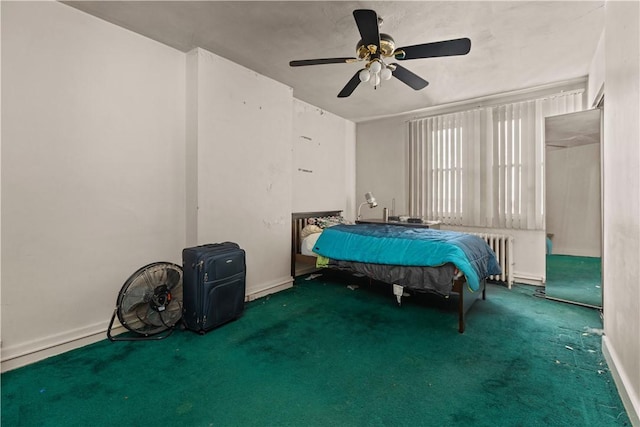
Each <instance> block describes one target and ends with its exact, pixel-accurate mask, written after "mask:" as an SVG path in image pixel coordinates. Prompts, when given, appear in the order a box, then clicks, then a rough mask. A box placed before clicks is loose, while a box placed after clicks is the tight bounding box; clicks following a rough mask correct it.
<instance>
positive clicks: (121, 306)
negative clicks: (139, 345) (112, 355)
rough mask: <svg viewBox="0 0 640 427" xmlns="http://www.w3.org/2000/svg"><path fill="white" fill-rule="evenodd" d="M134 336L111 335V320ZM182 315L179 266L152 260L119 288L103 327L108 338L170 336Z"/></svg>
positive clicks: (125, 339)
mask: <svg viewBox="0 0 640 427" xmlns="http://www.w3.org/2000/svg"><path fill="white" fill-rule="evenodd" d="M116 316H118V320H119V321H120V324H122V326H124V327H125V328H126V329H127V330H129V331H131V332H134V333H135V335H131V334H126V335H125V334H123V336H117V337H114V336H113V335H111V329H112V327H113V322H114V320H115V318H116ZM181 318H182V267H181V266H179V265H177V264H173V263H170V262H155V263H152V264H149V265H146V266H144V267H142V268H140V269H139V270H138V271H136V272H135V273H133V274H132V275H131V277H129V278H128V279H127V281H126V282H125V283H124V285H123V286H122V289H120V293H119V294H118V299H117V300H116V308H115V309H114V310H113V315H112V316H111V322H109V328H108V329H107V337H108V338H109V340H110V341H139V340H160V339H164V338H166V337H168V336H169V335H171V334H172V333H173V331H174V329H175V327H176V324H178V322H179V321H180V319H181Z"/></svg>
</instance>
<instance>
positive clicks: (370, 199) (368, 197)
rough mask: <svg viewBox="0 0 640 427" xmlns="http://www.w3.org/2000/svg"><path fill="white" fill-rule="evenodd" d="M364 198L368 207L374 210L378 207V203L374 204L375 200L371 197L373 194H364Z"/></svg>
mask: <svg viewBox="0 0 640 427" xmlns="http://www.w3.org/2000/svg"><path fill="white" fill-rule="evenodd" d="M364 198H365V200H366V201H367V203H368V204H369V207H372V208H375V207H376V206H378V202H376V198H375V197H373V194H372V193H371V192H368V193H365V195H364Z"/></svg>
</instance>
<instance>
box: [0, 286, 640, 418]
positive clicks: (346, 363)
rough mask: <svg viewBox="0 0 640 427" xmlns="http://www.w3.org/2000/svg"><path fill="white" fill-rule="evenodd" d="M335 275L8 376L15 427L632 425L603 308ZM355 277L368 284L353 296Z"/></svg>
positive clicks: (7, 402) (523, 291)
mask: <svg viewBox="0 0 640 427" xmlns="http://www.w3.org/2000/svg"><path fill="white" fill-rule="evenodd" d="M355 280H357V279H349V281H342V280H338V279H336V278H334V277H332V276H329V275H327V274H325V275H323V276H322V277H319V278H317V279H315V280H311V281H306V280H298V281H297V283H296V285H295V286H294V288H292V289H290V290H287V291H284V292H281V293H278V294H276V295H272V296H270V297H266V298H263V299H260V300H256V301H253V302H251V303H249V304H248V305H247V310H246V312H245V314H244V316H243V317H241V318H240V319H238V320H237V321H235V322H232V323H229V324H227V325H225V326H223V327H221V328H219V329H216V330H214V331H212V332H210V333H208V334H206V335H203V336H200V335H197V334H195V333H192V332H188V331H176V332H175V333H174V334H173V335H172V336H170V337H169V338H167V339H165V340H163V341H152V342H149V341H146V342H117V343H111V342H109V341H107V340H106V339H105V340H104V341H102V342H99V343H96V344H93V345H90V346H87V347H84V348H81V349H78V350H74V351H70V352H68V353H65V354H62V355H59V356H56V357H52V358H49V359H47V360H44V361H42V362H39V363H36V364H33V365H30V366H27V367H24V368H20V369H16V370H14V371H10V372H8V373H5V374H3V375H2V377H1V380H2V418H1V421H2V425H3V426H4V425H6V426H156V425H161V426H216V427H219V426H625V425H630V422H629V419H628V417H627V415H626V413H625V411H624V409H623V406H622V403H621V401H620V398H619V396H618V394H617V391H616V388H615V385H614V383H613V381H612V378H611V374H610V372H609V370H608V369H607V366H606V364H605V362H604V361H603V356H602V352H601V344H600V343H601V337H600V335H598V333H597V331H596V330H599V328H601V321H600V317H599V313H598V312H597V311H596V310H592V309H588V308H584V307H578V306H573V305H568V304H559V303H557V302H553V301H549V300H545V299H542V298H536V297H534V296H533V289H532V288H530V287H527V286H520V285H516V286H514V288H513V289H512V290H508V289H506V288H504V287H502V286H499V285H489V286H488V289H487V300H486V301H477V302H476V303H475V304H474V306H473V307H472V308H471V310H470V312H469V314H468V322H467V330H466V332H465V333H464V334H459V333H458V332H457V326H458V325H457V315H456V312H455V307H454V304H453V302H454V301H445V300H444V299H440V298H438V297H435V298H434V297H425V296H421V295H415V296H411V297H408V298H405V300H404V301H403V304H402V307H400V308H399V307H398V306H397V305H396V304H395V300H394V298H393V296H392V295H391V290H390V289H389V287H387V286H381V285H368V284H366V283H358V282H356V281H355ZM348 284H357V285H359V287H358V288H357V289H355V290H351V289H349V288H348V287H347V285H348Z"/></svg>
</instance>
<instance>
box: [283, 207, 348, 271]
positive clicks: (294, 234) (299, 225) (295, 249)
mask: <svg viewBox="0 0 640 427" xmlns="http://www.w3.org/2000/svg"><path fill="white" fill-rule="evenodd" d="M340 215H342V211H341V210H339V211H318V212H294V213H292V214H291V276H292V277H296V258H297V257H298V258H299V257H300V245H301V243H302V239H300V231H301V230H302V229H303V228H304V227H305V225H307V220H308V219H310V218H323V217H331V216H340Z"/></svg>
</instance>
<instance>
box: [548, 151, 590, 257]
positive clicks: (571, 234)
mask: <svg viewBox="0 0 640 427" xmlns="http://www.w3.org/2000/svg"><path fill="white" fill-rule="evenodd" d="M545 180H546V182H545V187H546V218H545V220H546V229H547V233H550V234H553V237H552V239H551V240H552V243H553V253H554V254H559V255H575V256H588V257H600V256H601V244H602V239H601V234H602V225H601V224H602V218H601V217H602V216H601V207H600V144H588V145H581V146H577V147H571V148H564V149H560V150H550V149H547V154H546V165H545Z"/></svg>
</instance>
